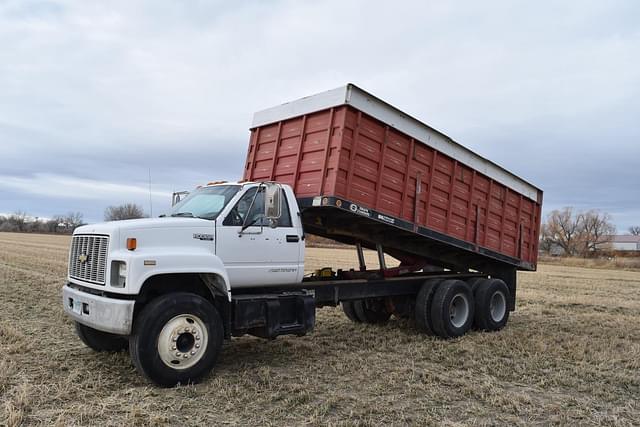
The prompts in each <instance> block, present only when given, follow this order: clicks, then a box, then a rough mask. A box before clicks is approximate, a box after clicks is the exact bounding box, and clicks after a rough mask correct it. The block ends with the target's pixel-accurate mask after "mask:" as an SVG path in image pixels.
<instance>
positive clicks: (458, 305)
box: [449, 294, 469, 328]
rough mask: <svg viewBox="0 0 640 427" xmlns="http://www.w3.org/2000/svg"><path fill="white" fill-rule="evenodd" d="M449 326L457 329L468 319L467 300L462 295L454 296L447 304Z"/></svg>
mask: <svg viewBox="0 0 640 427" xmlns="http://www.w3.org/2000/svg"><path fill="white" fill-rule="evenodd" d="M449 318H450V319H451V324H452V325H453V326H454V327H456V328H459V327H461V326H463V325H464V324H465V323H466V322H467V320H468V319H469V299H468V298H467V296H466V295H464V294H456V295H455V296H454V297H453V298H452V299H451V303H450V304H449Z"/></svg>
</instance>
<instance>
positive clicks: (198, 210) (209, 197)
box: [169, 185, 240, 219]
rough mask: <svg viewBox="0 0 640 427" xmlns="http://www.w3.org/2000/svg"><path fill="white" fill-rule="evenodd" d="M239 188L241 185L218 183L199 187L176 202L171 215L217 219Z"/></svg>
mask: <svg viewBox="0 0 640 427" xmlns="http://www.w3.org/2000/svg"><path fill="white" fill-rule="evenodd" d="M239 189H240V186H239V185H216V186H214V187H202V188H199V189H197V190H195V191H193V192H192V193H190V194H189V195H188V196H187V197H185V198H184V199H182V200H181V201H180V202H178V203H176V205H175V206H174V207H173V208H172V209H171V213H170V214H169V216H185V217H194V218H204V219H216V217H217V216H218V214H219V213H220V211H222V209H224V207H225V206H226V205H227V203H229V200H231V198H232V197H233V196H235V194H236V193H237V192H238V190H239Z"/></svg>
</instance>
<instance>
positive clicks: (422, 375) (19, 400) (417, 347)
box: [0, 233, 640, 426]
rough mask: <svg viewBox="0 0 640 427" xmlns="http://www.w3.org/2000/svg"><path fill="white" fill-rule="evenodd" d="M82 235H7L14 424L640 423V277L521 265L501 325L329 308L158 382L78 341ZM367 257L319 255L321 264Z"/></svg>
mask: <svg viewBox="0 0 640 427" xmlns="http://www.w3.org/2000/svg"><path fill="white" fill-rule="evenodd" d="M68 243H69V238H68V237H61V236H42V235H25V234H10V233H0V425H5V424H8V425H12V426H13V425H19V424H21V423H22V424H24V425H33V424H46V425H50V424H57V425H115V424H118V425H121V424H126V425H136V424H137V425H149V424H150V425H179V424H180V425H205V424H216V425H218V424H243V425H256V424H260V425H302V424H332V425H380V424H419V425H429V424H431V425H433V424H438V425H442V424H444V425H467V424H481V425H482V424H490V425H495V424H508V425H513V424H516V425H531V424H545V425H547V424H569V425H576V424H580V425H584V424H603V425H633V424H636V425H637V423H639V422H640V421H639V420H640V273H638V272H630V271H614V270H602V269H597V270H596V269H584V268H575V267H563V266H556V265H541V266H539V271H538V272H536V273H521V274H519V277H518V278H519V292H518V308H517V311H516V312H514V313H512V317H511V320H510V322H509V324H508V325H507V327H506V328H505V329H504V330H503V331H501V332H498V333H479V332H472V333H470V334H468V335H466V336H464V337H462V338H459V339H456V340H452V341H441V340H438V339H435V338H430V337H425V336H422V335H420V334H418V333H417V332H416V330H415V328H414V327H413V326H412V325H411V323H410V322H407V321H399V320H391V321H390V322H389V323H388V324H386V325H384V326H369V325H361V324H354V323H351V322H349V321H348V320H347V319H346V317H345V316H344V315H343V314H342V312H341V310H340V309H333V308H325V309H322V310H320V311H319V313H318V318H317V324H316V329H315V331H314V332H313V333H311V334H310V335H308V336H306V337H303V338H294V337H291V338H289V337H280V338H278V339H276V340H274V341H265V340H261V339H258V338H253V337H243V338H235V339H233V340H232V341H231V342H228V343H226V344H225V346H224V349H223V353H222V355H221V358H220V360H219V363H218V365H217V367H216V369H215V371H214V372H213V373H212V374H211V375H210V377H209V378H208V379H207V380H206V381H204V382H203V383H202V384H198V385H195V386H184V387H177V388H173V389H160V388H156V387H154V386H152V385H150V384H149V383H147V382H145V380H144V379H142V377H141V376H139V375H138V374H137V373H136V372H135V370H134V368H133V366H132V364H131V362H130V360H129V356H128V353H126V352H121V353H116V354H103V353H100V354H98V353H94V352H92V351H91V350H90V349H88V348H87V347H84V346H83V345H82V344H81V343H80V341H79V340H78V338H76V336H75V334H74V332H73V327H72V323H71V322H70V321H69V319H67V318H66V317H65V316H64V315H63V312H62V308H61V302H60V288H61V286H62V284H63V282H64V278H65V275H66V259H67V248H68ZM372 259H373V258H372ZM355 261H356V260H355V257H354V253H353V252H352V251H348V250H344V249H309V250H308V259H307V262H308V265H309V268H316V267H320V266H342V267H347V266H349V265H354V264H355Z"/></svg>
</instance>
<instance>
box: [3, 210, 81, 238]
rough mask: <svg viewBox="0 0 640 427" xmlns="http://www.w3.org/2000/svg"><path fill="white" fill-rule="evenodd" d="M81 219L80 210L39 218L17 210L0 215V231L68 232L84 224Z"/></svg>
mask: <svg viewBox="0 0 640 427" xmlns="http://www.w3.org/2000/svg"><path fill="white" fill-rule="evenodd" d="M82 219H83V215H82V214H81V213H80V212H69V213H68V214H66V215H55V216H54V217H53V218H49V219H41V218H38V217H32V216H30V215H28V214H27V213H26V212H23V211H18V212H15V213H12V214H11V215H8V216H5V215H0V231H13V232H18V233H60V234H70V233H72V232H73V230H75V229H76V228H77V227H79V226H81V225H83V224H84V222H83V220H82Z"/></svg>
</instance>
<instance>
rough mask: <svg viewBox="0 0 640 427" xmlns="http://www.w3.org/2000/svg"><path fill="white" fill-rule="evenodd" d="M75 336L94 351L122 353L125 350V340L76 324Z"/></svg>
mask: <svg viewBox="0 0 640 427" xmlns="http://www.w3.org/2000/svg"><path fill="white" fill-rule="evenodd" d="M76 334H78V337H79V338H80V340H81V341H82V342H83V343H84V344H85V345H86V346H87V347H89V348H91V349H93V350H95V351H122V350H126V348H127V338H126V337H124V336H122V335H115V334H110V333H108V332H102V331H99V330H97V329H93V328H90V327H89V326H87V325H83V324H82V323H78V322H76Z"/></svg>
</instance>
